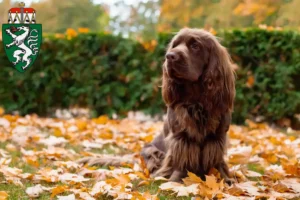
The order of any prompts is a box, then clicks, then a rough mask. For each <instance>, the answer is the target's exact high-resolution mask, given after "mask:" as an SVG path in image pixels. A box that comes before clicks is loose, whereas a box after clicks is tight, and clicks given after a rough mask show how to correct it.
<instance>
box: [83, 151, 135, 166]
mask: <svg viewBox="0 0 300 200" xmlns="http://www.w3.org/2000/svg"><path fill="white" fill-rule="evenodd" d="M134 157H135V156H134V155H132V154H128V155H124V156H122V157H121V156H110V155H101V156H99V157H84V158H81V159H79V160H77V163H79V164H87V165H89V166H115V167H121V166H124V165H126V164H135V163H137V162H138V161H137V160H136V159H135V158H134Z"/></svg>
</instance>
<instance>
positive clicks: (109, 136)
mask: <svg viewBox="0 0 300 200" xmlns="http://www.w3.org/2000/svg"><path fill="white" fill-rule="evenodd" d="M99 138H101V139H106V140H110V139H113V133H112V132H111V131H109V130H108V131H105V132H102V133H100V134H99Z"/></svg>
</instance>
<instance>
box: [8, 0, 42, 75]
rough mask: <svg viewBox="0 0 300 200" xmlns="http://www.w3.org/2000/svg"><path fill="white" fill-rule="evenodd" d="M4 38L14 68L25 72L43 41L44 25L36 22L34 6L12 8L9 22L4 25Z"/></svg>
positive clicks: (20, 5) (22, 5) (21, 4)
mask: <svg viewBox="0 0 300 200" xmlns="http://www.w3.org/2000/svg"><path fill="white" fill-rule="evenodd" d="M2 40H3V45H4V49H5V52H6V55H7V57H8V59H9V61H10V62H11V63H12V64H13V66H14V68H15V69H17V70H18V71H19V72H24V71H25V70H27V69H28V68H30V67H31V66H32V64H33V63H34V62H35V60H36V58H37V56H38V54H39V50H40V47H41V43H42V25H41V24H36V12H35V10H34V9H33V8H25V4H24V3H20V4H19V8H11V9H10V10H9V12H8V23H7V24H3V25H2Z"/></svg>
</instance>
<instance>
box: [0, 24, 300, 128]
mask: <svg viewBox="0 0 300 200" xmlns="http://www.w3.org/2000/svg"><path fill="white" fill-rule="evenodd" d="M219 36H220V37H221V38H223V40H222V43H223V44H224V45H225V46H226V47H227V48H228V49H229V51H230V53H231V55H232V58H233V60H234V61H235V62H236V63H237V64H238V66H239V69H238V70H237V82H236V88H237V95H236V102H235V112H234V118H233V119H234V121H235V122H237V123H240V122H243V121H244V119H245V118H247V117H249V116H250V115H253V116H260V115H263V116H265V117H266V118H267V119H268V120H277V119H280V118H282V117H291V116H292V115H293V114H294V113H296V112H299V99H300V96H299V95H300V94H299V88H300V87H299V81H297V80H298V78H300V77H299V74H300V73H299V72H300V70H299V68H300V50H299V46H300V34H299V33H297V32H292V31H266V30H260V29H249V30H233V31H224V32H221V33H219ZM171 37H172V35H170V34H161V35H160V36H159V38H158V42H157V45H156V46H155V47H153V48H149V45H148V46H147V48H146V49H148V50H146V49H145V45H141V44H140V43H138V42H136V41H132V40H129V39H124V38H122V37H120V36H113V35H108V34H94V33H88V34H79V35H78V36H77V37H74V38H72V39H71V38H68V39H67V38H56V37H55V36H46V37H44V41H43V45H42V50H41V52H40V55H39V57H38V59H37V61H36V63H35V64H34V66H33V67H32V68H30V69H29V70H28V71H27V72H25V73H24V74H20V73H19V72H17V71H16V70H14V69H13V68H12V67H10V66H11V64H10V63H9V62H8V60H7V58H6V56H5V53H4V50H3V47H2V46H3V45H2V44H0V63H1V67H2V70H1V71H0V81H1V87H0V105H2V106H4V107H5V109H6V110H7V111H8V112H11V111H14V110H18V111H20V112H21V114H26V113H38V114H40V115H44V114H47V113H48V112H49V111H50V110H51V109H52V108H57V107H60V108H67V107H69V106H72V105H78V106H88V107H90V108H91V109H92V110H93V111H94V112H95V114H97V115H99V114H103V113H106V114H112V113H114V112H116V113H120V114H125V113H126V112H127V111H129V110H143V111H145V112H147V113H150V114H155V113H161V112H163V111H164V108H165V107H164V104H163V101H162V99H161V94H160V87H159V86H160V84H161V65H162V62H163V60H164V52H165V49H166V45H167V43H168V42H169V40H170V38H171ZM153 44H156V43H153ZM149 49H151V51H149Z"/></svg>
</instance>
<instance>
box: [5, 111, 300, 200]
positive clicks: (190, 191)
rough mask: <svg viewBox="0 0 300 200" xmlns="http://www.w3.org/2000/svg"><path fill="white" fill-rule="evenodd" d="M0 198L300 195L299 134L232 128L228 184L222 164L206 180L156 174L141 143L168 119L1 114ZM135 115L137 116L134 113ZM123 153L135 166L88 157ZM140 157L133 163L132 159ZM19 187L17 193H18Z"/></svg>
mask: <svg viewBox="0 0 300 200" xmlns="http://www.w3.org/2000/svg"><path fill="white" fill-rule="evenodd" d="M0 115H1V116H0V181H1V183H0V188H3V187H2V186H1V184H5V186H6V187H8V189H5V190H4V191H1V190H0V198H1V199H3V200H5V199H8V198H9V199H20V198H21V196H20V195H21V194H22V197H24V196H26V198H27V197H29V198H37V197H42V196H43V197H44V198H45V199H50V198H53V199H56V198H57V199H64V198H67V199H71V200H73V199H86V200H93V199H99V198H100V199H101V198H103V199H139V200H148V199H149V200H150V199H151V200H154V199H161V198H164V199H177V198H179V197H187V196H189V197H191V196H193V197H195V199H204V198H206V199H212V198H214V199H237V198H240V199H247V198H252V199H254V198H255V199H259V198H274V199H276V198H283V199H286V198H293V197H299V196H300V187H299V185H300V182H299V178H300V163H299V152H300V147H299V144H300V143H299V142H300V139H299V134H300V133H299V132H296V131H294V130H292V129H290V128H289V129H287V130H285V131H284V132H283V131H281V130H278V129H273V128H270V127H269V126H268V125H267V124H264V123H260V124H258V123H254V122H252V121H250V120H247V125H246V126H237V125H232V126H231V127H230V130H229V136H230V147H229V149H228V155H227V156H226V160H228V163H229V167H230V172H231V174H232V176H233V178H234V180H235V183H234V184H233V185H232V186H228V185H227V184H225V183H224V181H223V180H222V179H221V178H220V174H219V172H218V171H217V170H216V169H211V170H210V172H209V174H208V176H206V181H203V180H201V179H200V178H199V177H197V176H196V175H195V174H193V173H190V172H189V173H188V177H186V178H184V179H183V183H182V184H180V183H174V182H167V181H166V179H164V178H162V177H156V178H151V177H149V172H148V171H147V170H145V165H144V164H143V160H142V159H141V157H140V156H139V152H140V150H141V147H142V146H144V145H145V143H148V142H149V141H151V140H152V139H153V138H154V137H155V136H156V135H158V134H159V133H160V131H161V130H162V126H163V122H162V121H153V120H151V119H147V120H146V121H145V120H144V121H139V120H142V119H141V118H140V119H139V118H132V117H130V118H125V119H123V120H112V119H110V118H108V117H107V116H100V117H98V118H93V119H87V118H85V117H81V118H70V119H57V118H56V119H55V118H40V117H38V116H36V115H27V116H26V117H20V116H12V115H3V112H2V113H1V114H0ZM136 116H137V115H136ZM109 155H111V156H113V155H123V156H127V158H130V161H131V164H127V163H124V166H122V167H110V166H108V167H106V168H105V167H104V168H103V167H89V166H86V165H83V164H78V163H77V162H75V161H76V160H78V159H80V158H82V157H84V156H95V157H96V156H98V157H103V156H109ZM132 163H134V164H132ZM16 188H17V191H18V193H16V192H15V191H16Z"/></svg>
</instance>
